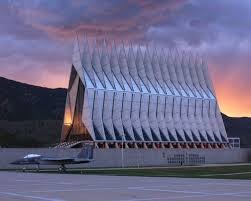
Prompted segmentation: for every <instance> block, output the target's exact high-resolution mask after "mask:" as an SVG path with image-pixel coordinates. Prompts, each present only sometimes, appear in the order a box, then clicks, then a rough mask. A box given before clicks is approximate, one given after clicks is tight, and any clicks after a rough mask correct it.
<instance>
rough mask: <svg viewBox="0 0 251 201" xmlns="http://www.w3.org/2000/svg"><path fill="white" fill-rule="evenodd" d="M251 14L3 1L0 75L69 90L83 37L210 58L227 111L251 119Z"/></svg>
mask: <svg viewBox="0 0 251 201" xmlns="http://www.w3.org/2000/svg"><path fill="white" fill-rule="evenodd" d="M250 9H251V2H249V1H236V0H221V1H218V0H210V1H207V0H160V1H156V0H127V1H125V0H110V1H103V0H86V1H82V0H75V1H70V0H53V1H49V0H8V1H7V0H3V1H0V23H1V26H0V46H1V50H0V62H1V65H2V66H0V74H1V75H4V76H7V77H10V78H14V79H18V80H21V81H25V82H29V83H33V84H38V85H44V86H52V87H56V86H57V83H58V86H67V83H68V81H67V76H68V72H69V68H70V63H71V53H72V42H73V38H74V37H75V36H76V33H78V34H79V35H82V34H86V35H87V36H89V37H97V38H104V37H105V38H108V39H115V40H122V39H123V40H130V41H136V42H137V43H141V42H146V41H153V42H155V43H156V44H157V45H161V46H165V47H178V48H181V49H187V50H192V51H193V52H196V53H199V54H201V55H203V56H204V57H205V58H206V59H207V61H208V65H209V69H210V73H211V75H212V78H213V82H214V84H215V88H216V92H217V96H218V98H219V102H220V106H221V108H222V111H223V112H225V113H227V114H229V115H232V116H240V115H241V116H251V111H250V109H248V108H251V107H250V102H251V101H250V100H251V91H250V90H249V85H250V77H251V70H250V69H251V67H250V63H251V58H250V52H251V51H250V50H251V42H250V41H251V33H250V32H251V31H250V30H251V24H250V21H251V13H250ZM4 67H5V68H4ZM6 67H7V68H6ZM32 75H33V76H32ZM46 78H47V79H46ZM48 78H49V79H48ZM52 78H54V79H52ZM48 80H53V82H50V83H49V82H48ZM55 80H56V82H55ZM235 108H237V109H235Z"/></svg>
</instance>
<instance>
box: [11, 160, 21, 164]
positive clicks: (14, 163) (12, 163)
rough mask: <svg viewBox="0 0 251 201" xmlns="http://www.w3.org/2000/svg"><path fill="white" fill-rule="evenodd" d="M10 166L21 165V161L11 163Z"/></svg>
mask: <svg viewBox="0 0 251 201" xmlns="http://www.w3.org/2000/svg"><path fill="white" fill-rule="evenodd" d="M10 164H11V165H18V164H20V161H19V160H16V161H13V162H11V163H10Z"/></svg>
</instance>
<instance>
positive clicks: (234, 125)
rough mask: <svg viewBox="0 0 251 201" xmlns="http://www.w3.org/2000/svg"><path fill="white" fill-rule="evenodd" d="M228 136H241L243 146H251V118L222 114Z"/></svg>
mask: <svg viewBox="0 0 251 201" xmlns="http://www.w3.org/2000/svg"><path fill="white" fill-rule="evenodd" d="M222 118H223V121H224V124H225V127H226V131H227V134H228V137H239V138H240V139H241V147H251V118H248V117H228V116H227V115H225V114H222Z"/></svg>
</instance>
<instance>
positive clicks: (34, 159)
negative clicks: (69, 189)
mask: <svg viewBox="0 0 251 201" xmlns="http://www.w3.org/2000/svg"><path fill="white" fill-rule="evenodd" d="M91 161H93V145H85V146H84V147H83V148H82V150H81V151H80V153H79V154H78V155H77V157H62V158H61V157H46V156H41V155H38V154H28V155H27V156H25V157H23V158H22V159H18V160H16V161H13V162H11V163H10V164H12V165H22V166H26V165H37V171H39V169H40V165H59V166H60V167H59V171H62V172H65V171H66V167H65V165H69V164H81V163H89V162H91ZM23 171H25V168H23Z"/></svg>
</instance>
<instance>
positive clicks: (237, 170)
mask: <svg viewBox="0 0 251 201" xmlns="http://www.w3.org/2000/svg"><path fill="white" fill-rule="evenodd" d="M70 172H71V173H77V172H74V171H70ZM84 173H85V174H99V175H100V174H101V175H122V176H146V177H187V178H219V179H251V165H238V166H217V167H184V168H153V169H148V168H147V169H113V170H109V169H108V170H105V169H103V170H85V171H84Z"/></svg>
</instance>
